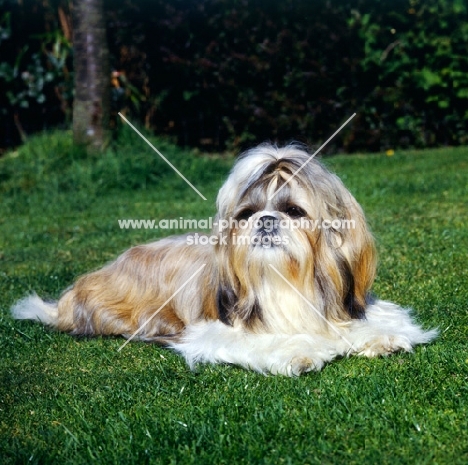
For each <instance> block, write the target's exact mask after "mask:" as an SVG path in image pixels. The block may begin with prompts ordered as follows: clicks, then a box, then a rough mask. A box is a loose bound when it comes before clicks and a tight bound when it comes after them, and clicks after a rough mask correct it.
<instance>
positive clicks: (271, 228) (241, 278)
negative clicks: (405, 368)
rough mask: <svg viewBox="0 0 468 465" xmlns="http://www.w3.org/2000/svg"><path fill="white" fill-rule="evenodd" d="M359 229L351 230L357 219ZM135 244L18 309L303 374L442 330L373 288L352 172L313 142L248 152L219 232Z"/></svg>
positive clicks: (80, 327) (194, 355)
mask: <svg viewBox="0 0 468 465" xmlns="http://www.w3.org/2000/svg"><path fill="white" fill-rule="evenodd" d="M345 226H346V227H345ZM194 237H195V236H193V235H190V234H188V235H182V236H174V237H169V238H165V239H162V240H159V241H157V242H153V243H150V244H147V245H140V246H136V247H133V248H131V249H129V250H127V251H126V252H124V253H123V254H122V255H120V256H119V257H118V258H117V259H116V260H115V261H114V262H112V263H110V264H108V265H106V266H104V267H103V268H102V269H100V270H98V271H94V272H91V273H89V274H86V275H84V276H82V277H81V278H79V279H78V280H77V281H76V283H75V284H74V285H73V286H72V287H70V288H69V289H67V290H65V291H64V293H63V294H62V296H61V297H60V299H59V300H58V302H45V301H43V300H42V299H40V298H39V297H38V296H37V295H32V296H29V297H27V298H25V299H23V300H21V301H19V302H18V303H17V304H16V305H14V307H13V308H12V314H13V317H14V318H16V319H31V320H38V321H40V322H42V323H43V324H46V325H49V326H51V327H53V328H56V329H58V330H60V331H64V332H67V333H70V334H72V335H83V336H97V335H114V336H115V335H121V336H124V337H126V338H127V339H138V340H141V341H147V342H155V343H159V344H162V345H164V346H168V347H170V348H172V349H174V350H175V351H177V352H178V353H180V354H182V355H183V356H184V357H185V359H186V361H187V362H188V364H189V366H191V367H193V366H194V365H195V364H196V363H198V362H205V363H228V364H234V365H238V366H241V367H244V368H247V369H252V370H255V371H257V372H260V373H265V374H268V373H270V374H280V375H286V376H298V375H301V374H303V373H306V372H309V371H311V370H317V371H318V370H320V369H321V368H322V367H323V365H324V364H325V363H327V362H329V361H331V360H332V359H334V358H335V357H337V356H347V355H352V354H357V355H364V356H367V357H374V356H379V355H387V354H390V353H392V352H396V351H411V350H412V348H413V347H414V346H415V345H416V344H423V343H428V342H430V341H431V340H432V339H434V338H435V337H436V336H437V330H435V329H432V330H423V329H422V328H421V327H420V326H419V325H417V324H416V323H415V322H414V321H413V320H412V318H411V315H410V311H409V310H406V309H403V308H401V307H399V306H398V305H396V304H394V303H391V302H387V301H383V300H378V299H376V298H374V297H372V294H371V287H372V283H373V281H374V278H375V273H376V251H375V246H374V239H373V236H372V234H371V232H370V231H369V227H368V225H367V222H366V219H365V216H364V213H363V210H362V209H361V207H360V205H359V204H358V202H357V201H356V200H355V198H354V197H353V196H352V194H351V193H350V192H349V191H348V190H347V189H346V187H345V186H344V185H343V183H342V182H341V180H340V179H339V178H338V177H337V176H336V175H335V174H333V173H331V172H330V171H328V170H327V169H326V168H325V167H324V166H323V165H322V164H321V163H320V162H319V161H317V160H316V159H315V158H314V157H312V156H311V155H310V153H309V152H308V151H307V149H306V148H305V147H302V146H299V145H289V146H286V147H277V146H274V145H271V144H263V145H260V146H258V147H256V148H253V149H251V150H249V151H247V152H246V153H244V154H242V155H241V156H240V157H239V158H238V160H237V161H236V163H235V165H234V168H233V169H232V171H231V173H230V175H229V177H228V178H227V180H226V182H225V183H224V185H223V186H222V187H221V189H220V191H219V194H218V198H217V215H216V217H215V222H214V226H213V230H212V234H211V236H208V235H205V236H203V235H198V234H197V237H196V238H197V241H195V240H194Z"/></svg>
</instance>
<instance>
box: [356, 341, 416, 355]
mask: <svg viewBox="0 0 468 465" xmlns="http://www.w3.org/2000/svg"><path fill="white" fill-rule="evenodd" d="M398 351H405V352H411V351H412V345H411V342H410V340H409V339H408V338H407V337H405V336H378V337H376V338H375V339H372V340H370V341H369V342H367V343H366V344H365V345H364V347H363V348H362V350H361V351H360V352H359V355H364V356H366V357H377V356H379V355H390V354H392V353H393V352H398Z"/></svg>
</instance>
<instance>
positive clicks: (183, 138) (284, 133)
mask: <svg viewBox="0 0 468 465" xmlns="http://www.w3.org/2000/svg"><path fill="white" fill-rule="evenodd" d="M0 2H1V0H0ZM6 3H8V2H4V3H3V4H6ZM34 5H35V13H34V15H35V17H36V21H38V22H41V21H42V23H41V24H42V26H41V27H42V28H43V29H44V32H47V31H48V35H47V34H45V35H43V36H42V38H41V39H40V40H38V39H37V35H36V36H35V37H36V39H34V40H32V39H31V34H30V33H33V32H35V33H36V34H37V29H40V27H38V24H36V23H34V22H31V21H28V19H27V18H29V17H30V16H31V15H32V14H33V13H31V12H32V7H33V6H34ZM44 5H45V6H44ZM105 5H106V6H105V10H106V19H107V26H108V39H109V45H110V49H111V55H112V65H113V69H114V73H113V77H112V95H113V105H114V122H115V124H118V117H116V113H117V111H126V114H127V115H128V116H130V117H132V118H134V119H135V120H139V121H140V124H142V125H143V124H144V125H145V126H146V127H147V128H150V129H152V130H154V131H155V132H156V133H159V134H168V135H170V136H173V137H174V138H176V140H177V141H178V142H179V143H180V144H183V145H190V146H198V147H202V148H204V149H207V150H223V149H225V148H235V149H242V148H245V147H246V146H249V145H253V144H255V143H257V142H260V141H264V140H271V141H277V142H280V143H282V142H287V141H290V140H299V141H303V142H306V143H311V144H317V143H318V142H320V141H323V140H325V139H326V138H327V137H328V136H329V135H331V134H332V133H333V132H334V131H335V129H336V128H337V127H338V126H339V125H340V124H341V123H342V122H343V121H344V120H345V119H346V118H347V117H348V116H350V115H351V114H352V113H353V112H357V116H356V118H355V119H354V120H353V122H352V123H351V124H350V125H349V127H347V128H346V129H345V130H344V131H343V133H342V134H341V135H340V136H339V137H338V138H336V139H335V140H334V141H333V142H332V143H331V144H330V146H329V147H328V150H329V151H332V152H336V151H345V152H353V151H358V150H359V151H375V150H382V149H393V148H397V147H429V146H437V145H458V144H466V143H467V120H468V111H467V109H468V105H467V104H468V54H467V44H468V21H467V20H468V11H467V10H468V9H467V5H466V2H465V1H462V0H456V1H443V0H405V1H402V0H395V1H391V0H386V1H383V0H380V1H379V0H357V1H324V0H315V1H312V0H281V1H278V0H270V1H260V0H256V1H255V0H254V1H247V0H197V1H195V0H171V1H170V2H169V1H167V0H166V1H162V0H146V1H139V0H112V1H111V0H106V2H105ZM59 7H60V8H62V13H63V12H64V13H65V15H67V14H68V15H69V5H68V3H67V2H64V1H56V2H53V1H50V2H49V3H47V2H44V1H41V2H39V1H29V2H25V3H24V4H22V5H21V6H19V5H17V6H16V10H15V11H14V12H13V13H12V14H13V16H12V17H14V18H16V24H18V21H22V22H23V24H22V29H21V34H20V35H18V32H16V33H15V32H14V27H13V28H10V29H12V30H13V32H11V34H10V36H9V37H7V38H6V39H4V40H2V41H1V42H0V56H1V57H2V58H0V60H1V61H2V63H0V86H1V87H2V88H3V87H4V84H5V87H4V88H6V89H7V90H9V91H10V94H9V97H8V98H6V97H5V96H3V97H2V98H1V99H0V106H1V108H0V110H1V111H2V113H3V114H2V117H3V118H5V119H6V120H7V121H10V123H9V124H10V125H9V126H8V124H7V126H8V127H10V128H13V130H12V132H14V130H15V128H16V126H14V125H13V124H12V123H11V121H14V120H13V116H14V115H15V114H16V118H17V120H18V118H19V120H20V121H21V122H23V126H27V129H28V130H29V129H30V130H34V129H38V128H35V127H34V123H32V124H31V122H30V121H31V115H37V112H38V111H39V112H40V113H41V114H42V115H43V117H42V118H41V124H42V127H43V126H44V125H47V124H49V125H52V124H56V123H57V117H56V116H57V111H58V110H57V109H58V108H59V109H61V111H62V113H61V114H62V120H63V115H64V114H66V113H67V112H68V113H67V114H69V107H70V104H71V95H70V93H66V89H67V88H68V87H70V79H71V77H70V76H71V73H72V69H71V63H70V62H71V59H70V57H71V53H72V49H71V48H69V49H67V42H66V41H64V40H63V39H62V42H61V45H62V52H63V53H65V54H66V57H65V60H64V61H63V63H59V66H56V64H55V65H54V63H51V60H50V53H49V54H47V53H44V50H53V46H54V44H55V43H57V40H59V39H58V38H59V37H60V34H59V35H55V36H53V35H52V36H51V34H54V31H55V33H57V34H58V33H59V32H60V31H62V33H63V29H64V26H63V25H64V22H63V17H62V21H61V22H60V21H59V20H58V18H59V15H58V8H59ZM28 8H29V10H28ZM54 15H55V16H54ZM2 24H4V27H3V30H7V26H5V24H6V23H5V21H3V23H2ZM33 24H35V26H34V27H32V25H33ZM54 28H55V29H54ZM65 32H66V31H65ZM0 33H1V29H0ZM51 37H52V38H51ZM31 40H32V41H31ZM47 40H48V42H47ZM46 42H47V43H46ZM12 43H14V44H16V45H17V46H16V48H14V47H13V49H12V47H11V44H12ZM26 43H28V45H29V49H28V50H27V51H26V52H25V53H24V56H23V57H22V59H21V63H20V65H19V68H21V67H22V66H23V68H24V69H26V68H27V66H30V65H31V63H32V62H33V59H36V60H38V59H39V60H42V63H43V64H42V67H43V68H44V69H46V71H47V70H52V71H54V73H55V74H54V75H53V76H50V75H49V78H50V79H51V81H50V82H49V84H47V85H48V86H49V87H47V86H46V85H44V88H45V90H44V91H43V92H39V94H40V95H43V97H40V95H39V96H38V95H32V96H31V95H26V97H24V96H23V101H21V100H20V99H19V100H17V101H16V102H15V101H14V97H15V96H16V95H17V94H20V92H21V91H22V90H24V86H25V84H24V83H22V82H19V83H18V82H17V81H16V82H15V81H11V80H10V81H8V82H7V79H6V78H5V76H6V75H7V72H6V71H8V70H7V68H5V66H6V65H10V66H12V64H13V63H14V60H15V59H17V57H18V53H19V52H20V51H21V50H22V48H21V47H22V46H24V45H25V44H26ZM44 43H45V45H44ZM47 44H48V45H47ZM70 47H71V46H70ZM34 48H36V49H37V56H36V57H35V58H34V57H33V51H34ZM2 50H7V51H9V52H8V53H6V54H3V53H2ZM12 50H13V52H12ZM41 51H42V52H41ZM38 57H39V58H38ZM54 66H55V67H54ZM60 66H61V67H60ZM64 68H66V69H65V72H63V73H62V74H61V73H60V70H63V69H64ZM2 70H3V74H2ZM5 70H6V71H5ZM44 73H45V72H43V74H44ZM33 74H34V71H32V72H31V73H30V75H33ZM39 74H40V73H39ZM19 75H21V69H19ZM2 79H3V81H4V82H2ZM33 79H34V77H33ZM12 82H14V84H12ZM36 83H37V82H36ZM27 85H29V86H30V83H29V84H27ZM67 86H68V87H67ZM36 87H37V86H36ZM57 87H59V89H62V92H61V93H59V94H58V95H59V97H57V92H56V88H57ZM47 89H48V90H47ZM39 90H40V89H39ZM26 94H27V93H26ZM5 95H6V94H5ZM12 96H13V98H12ZM25 99H26V101H27V102H29V103H28V104H25V103H24V100H25ZM21 105H22V106H21ZM59 113H60V112H59ZM51 114H53V115H55V118H52V117H50V116H48V115H51ZM33 119H34V118H33ZM58 119H59V120H60V118H58ZM49 120H50V122H49ZM9 137H10V139H14V137H12V136H11V134H10V136H9ZM3 138H4V139H5V135H3ZM4 145H5V144H4Z"/></svg>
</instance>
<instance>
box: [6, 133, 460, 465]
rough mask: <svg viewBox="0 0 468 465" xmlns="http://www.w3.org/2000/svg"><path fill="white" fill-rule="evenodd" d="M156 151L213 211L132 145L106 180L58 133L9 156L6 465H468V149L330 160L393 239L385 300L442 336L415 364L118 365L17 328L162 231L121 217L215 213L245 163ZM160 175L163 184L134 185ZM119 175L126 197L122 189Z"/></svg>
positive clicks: (170, 359)
mask: <svg viewBox="0 0 468 465" xmlns="http://www.w3.org/2000/svg"><path fill="white" fill-rule="evenodd" d="M151 140H152V142H153V143H155V144H156V145H157V146H158V147H160V148H162V150H163V153H164V154H165V155H167V156H168V157H169V158H170V160H171V161H173V162H174V163H175V164H177V166H178V168H180V169H181V171H182V172H183V173H184V175H186V176H187V177H188V178H189V179H190V180H191V181H194V182H196V185H197V187H199V188H200V189H202V191H203V193H204V194H205V196H206V197H207V198H208V201H207V202H204V201H202V200H201V199H200V198H199V197H198V196H197V195H196V194H195V193H194V192H193V191H192V190H191V189H190V188H189V187H188V186H187V185H186V184H185V183H184V182H183V181H181V180H180V178H179V177H178V176H177V175H176V174H175V173H173V172H172V171H168V172H167V173H164V176H160V177H157V171H158V170H163V164H162V163H159V162H158V160H157V159H156V160H155V159H154V156H153V153H152V151H151V150H150V149H149V148H148V147H145V146H144V145H143V142H142V141H141V140H138V141H137V140H136V139H133V135H132V133H131V132H129V133H127V134H124V135H123V138H122V139H121V140H120V141H119V143H118V144H117V145H116V146H115V147H114V148H113V150H112V151H111V150H109V152H108V153H107V154H105V155H104V157H105V158H106V160H107V163H108V164H109V167H108V170H107V171H102V170H101V168H100V166H101V165H100V161H99V160H96V159H89V158H86V157H85V156H82V155H81V154H80V153H77V152H73V151H72V152H71V153H70V150H71V149H72V148H71V134H68V133H60V132H56V133H53V134H50V135H41V136H40V137H32V138H31V139H30V141H29V142H28V143H27V144H26V145H23V146H22V147H20V148H19V149H18V150H17V151H15V152H10V153H8V154H7V155H6V157H4V158H3V159H2V160H0V168H1V170H2V172H4V171H3V170H4V169H5V166H7V165H10V164H11V163H13V162H14V163H15V169H14V170H13V171H12V172H11V173H10V178H9V181H8V182H7V184H8V186H4V187H5V188H4V189H3V190H2V193H1V194H2V202H1V203H0V260H1V263H2V267H1V270H0V276H1V278H2V279H1V280H0V295H1V296H2V300H1V303H0V331H1V334H2V337H1V338H0V349H1V353H2V356H1V357H0V411H1V415H0V451H1V452H0V455H1V459H2V464H10V463H32V464H37V463H70V464H87V463H90V462H98V463H109V464H111V463H128V464H133V463H135V464H141V463H151V464H168V463H178V464H190V463H192V464H214V463H216V464H233V463H236V464H252V463H261V464H281V463H293V464H294V463H295V464H305V463H310V464H321V463H330V464H335V463H338V464H341V463H346V464H376V463H382V464H394V463H399V464H400V463H401V464H413V463H421V464H423V463H440V464H447V463H450V464H454V465H457V464H460V465H461V464H466V463H467V462H468V450H467V448H466V441H463V440H454V438H463V437H465V434H466V430H467V428H468V418H467V415H466V411H467V409H468V405H467V402H468V396H467V379H468V364H467V360H466V358H467V356H466V334H467V331H468V317H467V312H466V302H467V299H468V289H467V288H466V286H463V283H464V282H466V281H467V278H468V276H467V269H466V265H465V264H466V260H467V254H468V248H467V242H466V236H467V225H466V221H465V213H466V205H465V197H466V194H465V193H466V174H465V173H466V171H467V168H468V167H467V159H468V158H467V149H466V148H450V149H448V148H445V149H438V150H431V151H429V150H428V151H424V152H414V151H413V152H399V151H396V153H395V154H394V155H393V156H385V155H367V156H365V157H363V156H358V155H357V156H355V157H345V156H339V157H333V158H328V159H327V160H326V161H327V164H329V165H330V167H331V168H332V169H333V170H334V171H336V172H337V173H338V174H339V175H340V177H341V178H342V179H343V180H344V182H345V184H346V185H347V186H348V187H349V188H350V189H351V190H352V192H353V193H354V194H355V196H356V197H357V199H358V200H359V201H360V202H361V203H362V204H363V207H364V209H365V211H366V213H367V215H368V218H369V220H370V221H371V223H372V227H373V231H374V234H375V235H376V237H377V238H378V247H379V252H380V257H381V265H380V273H379V279H378V280H377V282H376V285H375V292H376V293H377V294H378V295H380V296H381V297H382V298H386V299H391V300H395V301H397V302H399V303H401V304H402V305H405V306H412V307H413V308H414V309H415V317H416V318H417V319H418V321H420V322H421V323H422V324H423V325H424V326H425V327H434V326H438V327H439V328H440V329H441V335H440V336H439V338H438V339H437V340H436V341H435V342H434V343H433V344H430V345H428V346H427V347H417V348H416V350H415V351H414V353H412V354H395V355H393V356H390V357H385V358H378V359H365V358H360V357H350V358H343V359H342V360H337V361H335V362H333V363H330V364H329V365H327V366H326V367H325V368H324V370H323V371H322V372H320V373H309V374H308V375H306V376H304V377H301V378H295V379H289V378H283V377H271V376H270V377H265V376H262V375H259V374H256V373H252V372H247V371H245V370H242V369H239V368H236V367H230V366H213V367H211V366H200V367H198V369H197V370H195V371H190V369H189V368H188V367H187V366H186V364H185V363H184V362H183V360H182V359H181V358H180V357H179V356H177V355H176V354H175V353H173V352H171V351H170V350H167V349H161V348H158V347H156V346H154V345H151V344H145V343H142V342H132V343H131V344H129V345H127V346H126V347H125V348H124V350H122V351H121V352H118V351H117V349H118V348H119V347H120V346H121V345H122V343H123V339H120V338H95V339H88V338H79V339H76V338H73V337H70V336H68V335H66V334H60V333H57V332H55V331H51V330H49V329H47V328H44V327H43V326H41V325H39V324H37V323H33V322H20V321H13V320H12V319H11V317H10V316H9V314H8V309H9V307H10V305H11V304H12V303H13V302H14V301H15V300H16V299H18V298H20V297H22V296H24V295H25V294H26V293H29V292H31V291H33V290H35V291H37V292H38V293H39V294H40V295H41V296H44V297H51V298H57V297H58V296H59V295H60V292H61V291H62V290H63V289H64V288H66V287H67V286H68V285H70V284H71V283H72V282H73V281H74V279H75V278H76V277H77V276H78V275H80V274H82V273H84V272H87V271H89V270H91V269H94V268H96V267H99V266H102V265H103V264H104V263H106V262H108V261H110V260H112V259H113V258H114V257H115V256H116V255H117V254H118V253H119V252H120V251H122V250H124V249H126V248H128V247H129V246H130V245H134V244H137V243H142V242H147V241H150V240H152V239H154V238H158V237H161V236H162V235H164V234H165V233H164V231H157V230H156V231H152V230H133V231H130V230H120V229H119V228H118V225H117V219H118V218H128V217H130V218H132V217H133V218H179V217H180V216H184V217H186V218H206V217H207V215H209V214H212V209H213V206H214V198H215V196H216V192H217V190H218V188H219V187H220V185H221V182H222V180H223V179H224V177H225V175H226V173H227V171H228V169H229V165H230V162H229V161H227V160H225V159H217V158H214V157H209V158H208V157H200V156H196V155H194V154H193V153H188V152H186V151H183V150H181V149H180V148H176V147H173V146H170V145H168V144H165V145H163V144H162V142H161V141H160V140H155V139H151ZM140 148H141V150H140ZM33 150H34V152H33ZM133 155H135V157H136V160H134V161H133V162H132V160H131V158H132V156H133ZM33 160H38V162H37V164H36V165H35V167H34V168H33V169H31V167H30V166H31V162H32V161H33ZM151 163H154V164H155V165H156V166H157V169H155V171H154V172H153V173H152V174H153V175H154V178H153V179H151V180H150V179H148V181H149V182H148V183H147V184H146V186H144V185H141V184H140V185H136V186H135V185H134V186H133V187H135V188H132V183H133V182H134V181H135V180H137V179H141V172H142V171H144V170H145V169H147V168H150V167H151V166H152V165H151ZM179 163H184V165H183V166H180V165H179ZM71 164H72V165H73V168H74V171H75V179H74V181H73V182H74V184H70V183H71V171H72V170H71V168H70V165H71ZM441 172H443V173H444V176H440V173H441ZM67 173H68V174H67ZM62 176H65V177H68V179H69V181H68V182H67V183H64V184H62V185H60V184H58V182H59V181H60V178H61V177H62ZM114 177H117V178H116V182H118V183H119V184H120V186H118V188H114V187H112V186H108V183H109V182H110V181H112V179H113V178H114ZM28 179H30V180H31V184H30V187H29V188H24V189H23V188H22V189H14V188H13V186H23V185H24V183H25V182H26V180H28ZM41 179H42V180H43V181H44V185H40V184H39V182H40V180H41ZM199 179H201V180H202V181H198V180H199ZM88 180H89V182H88ZM132 180H133V181H132ZM127 183H129V184H127ZM93 186H97V187H95V188H93ZM106 186H107V187H106ZM172 232H174V233H175V232H180V231H172Z"/></svg>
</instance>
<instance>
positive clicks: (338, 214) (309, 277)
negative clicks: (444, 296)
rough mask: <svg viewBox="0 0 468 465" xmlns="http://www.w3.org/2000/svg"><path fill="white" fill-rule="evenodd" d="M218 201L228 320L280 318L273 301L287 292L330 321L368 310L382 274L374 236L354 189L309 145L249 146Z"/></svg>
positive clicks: (222, 300) (223, 310)
mask: <svg viewBox="0 0 468 465" xmlns="http://www.w3.org/2000/svg"><path fill="white" fill-rule="evenodd" d="M217 206H218V217H217V224H218V228H217V229H216V231H215V232H216V233H217V234H219V238H220V240H219V244H218V246H217V256H218V261H219V268H220V291H219V296H218V307H219V309H220V314H221V315H222V316H223V317H224V318H225V319H226V320H229V321H230V322H233V321H235V320H236V319H241V320H242V321H243V322H244V323H248V324H250V325H251V326H253V327H255V326H256V325H260V326H261V325H265V326H270V327H271V326H272V325H273V326H277V325H278V324H279V325H282V323H279V322H271V321H270V322H269V321H268V314H269V308H266V307H272V306H275V305H280V304H279V301H280V300H281V297H285V298H287V299H289V301H290V304H291V305H296V306H304V305H306V304H304V302H305V300H307V301H309V302H310V303H311V304H312V305H313V306H314V307H315V308H316V309H317V310H318V311H319V312H320V313H321V314H322V315H323V316H324V317H325V318H328V319H333V320H337V321H344V320H347V319H350V318H360V317H362V316H363V312H364V307H365V299H366V294H367V292H368V291H369V289H370V286H371V284H372V282H373V279H374V273H375V253H374V245H373V239H372V236H371V234H370V233H369V231H368V227H367V224H366V221H365V218H364V215H363V212H362V210H361V208H360V206H359V205H358V203H357V202H356V200H355V199H354V197H353V196H352V195H351V194H350V192H349V191H348V190H347V189H346V188H345V187H344V185H343V184H342V183H341V181H340V180H339V179H338V178H337V177H336V176H335V175H333V174H331V173H330V172H329V171H327V170H326V169H325V168H324V167H323V166H322V165H321V164H320V163H319V162H318V161H317V160H315V159H310V155H309V154H308V153H307V152H305V151H304V150H302V149H300V148H298V147H296V146H290V147H286V148H282V149H277V148H275V147H273V146H270V145H265V146H260V147H257V148H256V149H254V150H251V151H249V152H247V153H246V154H244V155H243V156H242V157H241V158H240V159H239V161H238V162H237V163H236V165H235V167H234V169H233V171H232V173H231V175H230V176H229V178H228V179H227V181H226V183H225V184H224V186H223V187H222V188H221V190H220V192H219V195H218V202H217ZM299 294H300V295H299ZM293 296H295V297H294V298H293ZM278 299H279V300H278ZM301 302H302V303H301ZM282 305H283V307H284V303H283V304H282ZM287 306H288V307H289V305H287ZM309 310H310V309H309ZM304 311H305V312H307V310H304ZM272 314H275V315H278V309H276V310H274V311H273V310H272ZM291 316H293V315H291ZM297 316H298V315H295V316H294V317H295V318H296V317H297ZM285 318H286V319H288V320H290V318H288V317H287V315H285ZM316 323H317V322H316Z"/></svg>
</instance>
